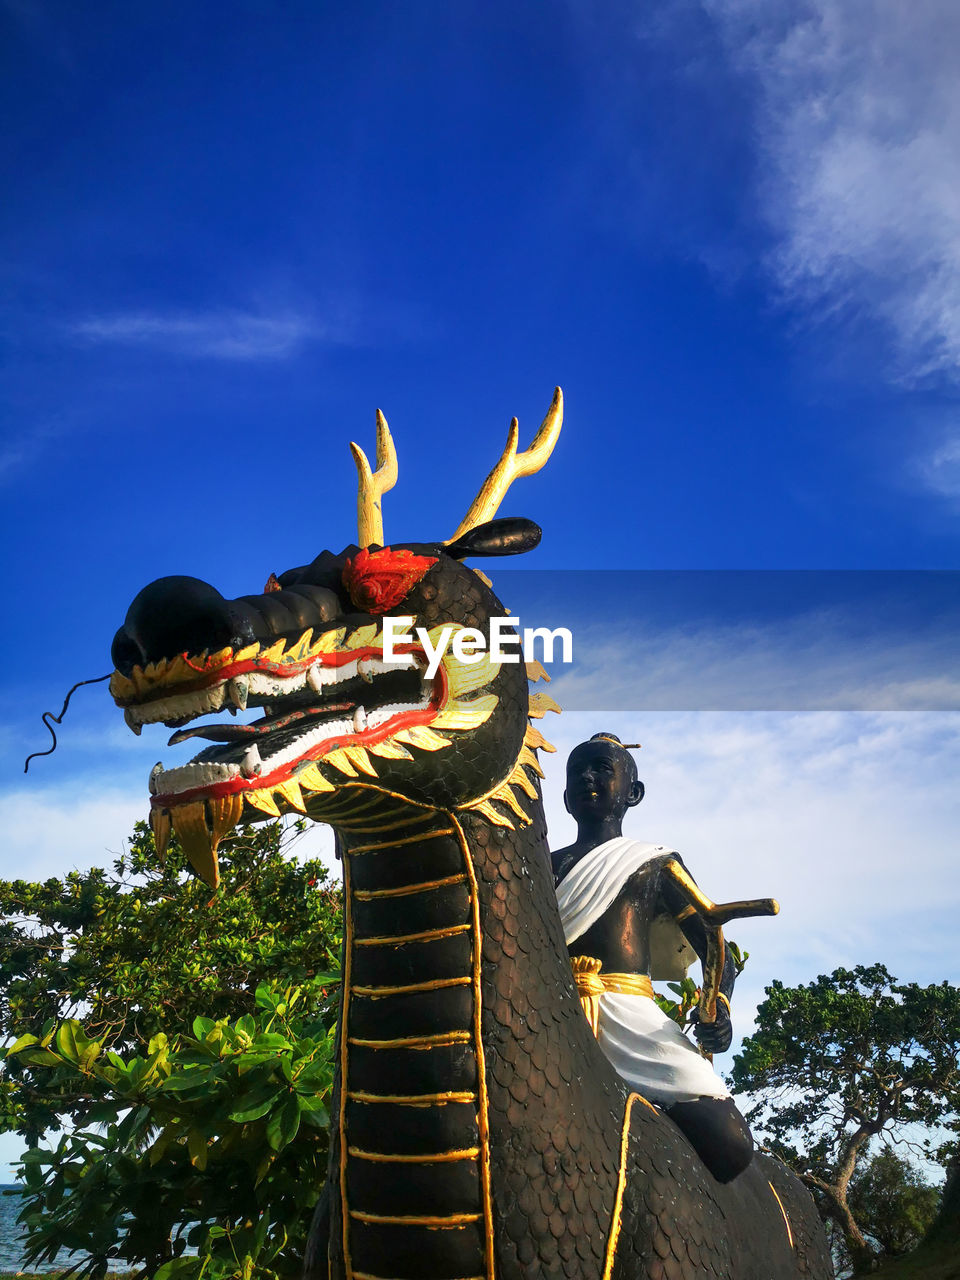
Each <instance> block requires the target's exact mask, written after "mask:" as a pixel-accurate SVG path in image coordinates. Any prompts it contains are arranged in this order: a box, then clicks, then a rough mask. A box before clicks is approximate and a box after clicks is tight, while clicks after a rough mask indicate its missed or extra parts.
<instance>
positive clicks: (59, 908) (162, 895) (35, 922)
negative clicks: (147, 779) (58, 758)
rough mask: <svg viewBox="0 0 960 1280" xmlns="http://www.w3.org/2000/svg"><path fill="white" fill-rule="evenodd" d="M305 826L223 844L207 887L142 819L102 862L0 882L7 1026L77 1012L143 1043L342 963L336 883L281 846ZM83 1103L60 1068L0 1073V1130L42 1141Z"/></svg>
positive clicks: (19, 1031)
mask: <svg viewBox="0 0 960 1280" xmlns="http://www.w3.org/2000/svg"><path fill="white" fill-rule="evenodd" d="M296 835H297V829H296V828H292V829H287V831H286V832H285V831H284V828H283V827H282V826H281V824H280V823H270V824H265V825H262V826H257V827H252V828H248V829H247V830H246V831H245V832H244V833H243V834H241V835H239V836H238V837H236V838H234V839H232V840H229V841H225V842H224V846H223V849H222V852H221V859H220V860H221V866H222V876H223V879H222V884H221V888H220V891H219V892H218V893H217V894H216V895H215V896H214V897H213V898H212V899H211V898H210V891H209V889H208V888H207V886H206V885H204V884H203V883H202V882H201V881H199V880H197V879H195V878H194V877H193V876H192V875H191V874H190V873H189V870H188V867H187V863H186V861H185V859H184V856H183V854H182V852H181V851H180V849H179V847H178V845H177V843H176V841H175V840H174V841H173V842H172V843H171V845H170V848H169V850H168V854H167V858H166V861H165V863H163V864H161V863H160V862H159V860H158V858H157V855H156V852H155V850H154V846H153V838H152V836H151V834H150V832H149V829H148V828H147V826H146V825H145V824H144V823H138V824H137V826H136V829H135V831H134V834H133V837H132V839H131V841H130V844H129V848H128V850H127V852H126V853H125V854H124V855H123V856H122V857H119V858H118V859H117V860H116V861H115V862H114V864H113V869H112V872H111V871H107V870H104V869H101V868H96V867H95V868H93V869H91V870H89V871H83V872H80V871H73V872H70V873H69V874H68V875H67V876H66V877H64V878H63V879H62V880H58V879H50V880H47V881H45V882H44V883H42V884H33V883H30V882H28V881H24V880H16V881H0V916H2V917H3V920H2V923H0V1028H2V1031H3V1034H4V1035H5V1036H6V1037H9V1038H11V1039H16V1038H17V1037H19V1036H22V1035H35V1036H43V1035H44V1034H45V1032H46V1030H47V1029H48V1028H49V1026H50V1025H51V1023H53V1022H58V1021H62V1020H64V1019H70V1018H74V1019H77V1020H78V1021H79V1022H80V1023H81V1024H82V1026H83V1029H84V1034H85V1035H86V1036H87V1037H89V1038H90V1039H92V1040H96V1041H98V1042H99V1043H101V1044H102V1045H103V1046H104V1047H109V1048H111V1049H113V1050H115V1051H116V1052H117V1053H120V1054H136V1053H139V1052H143V1051H144V1050H145V1049H146V1047H147V1045H148V1044H149V1042H150V1040H151V1039H152V1038H153V1037H154V1036H155V1035H157V1034H158V1033H159V1032H165V1033H166V1034H167V1035H168V1036H174V1035H177V1034H180V1033H185V1032H187V1031H189V1029H190V1027H191V1025H192V1022H193V1019H194V1018H196V1017H198V1016H202V1017H207V1018H212V1019H213V1020H215V1021H216V1020H217V1019H220V1018H231V1019H235V1018H239V1017H241V1016H242V1015H244V1014H252V1013H254V1011H255V1007H256V1005H255V992H256V989H257V987H258V985H259V984H260V983H262V982H265V981H274V982H278V983H281V984H287V985H291V984H292V985H301V984H303V983H306V982H309V981H310V980H311V978H312V977H313V976H314V975H316V974H318V973H324V972H327V971H329V970H330V969H331V968H333V967H335V966H336V965H337V964H338V963H339V947H340V912H341V900H340V891H339V888H336V887H334V886H332V885H331V883H330V881H329V879H328V874H327V871H326V869H325V868H324V866H323V865H322V863H320V862H318V861H309V862H304V863H302V864H298V863H297V862H296V861H293V860H291V859H290V858H289V857H288V856H287V853H286V850H287V848H288V847H289V845H290V843H291V840H292V839H295V838H296ZM86 1103H87V1100H86V1098H85V1095H84V1093H83V1091H82V1090H79V1091H77V1090H76V1089H74V1088H73V1087H72V1086H71V1085H70V1084H69V1083H68V1082H67V1081H66V1080H65V1079H62V1080H61V1082H60V1085H59V1086H58V1087H57V1088H53V1087H51V1081H50V1079H49V1078H48V1076H47V1075H46V1074H45V1073H44V1072H43V1070H42V1069H38V1068H35V1067H32V1066H29V1065H28V1064H27V1063H26V1062H25V1061H24V1060H23V1059H22V1058H16V1057H15V1058H12V1059H11V1060H10V1061H9V1062H8V1063H7V1064H6V1067H5V1069H4V1072H3V1076H2V1077H0V1128H6V1129H11V1128H16V1129H18V1130H19V1131H20V1132H22V1133H23V1134H24V1135H25V1136H26V1137H27V1138H28V1140H30V1141H31V1142H35V1141H36V1140H37V1139H38V1138H39V1137H40V1136H41V1135H42V1134H43V1133H44V1132H45V1131H46V1130H47V1129H48V1128H50V1127H55V1126H59V1125H60V1124H61V1123H62V1122H70V1121H72V1122H74V1123H76V1122H80V1123H82V1122H83V1121H84V1119H85V1107H86Z"/></svg>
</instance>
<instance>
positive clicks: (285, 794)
mask: <svg viewBox="0 0 960 1280" xmlns="http://www.w3.org/2000/svg"><path fill="white" fill-rule="evenodd" d="M273 794H274V796H276V797H279V798H280V799H281V800H285V801H286V802H287V804H288V805H290V807H291V808H292V809H296V810H298V811H299V812H300V813H306V812H307V806H306V805H305V804H304V803H303V793H302V791H301V790H300V783H299V782H298V781H297V780H296V778H287V780H286V782H280V783H278V784H277V785H276V786H275V787H274V788H273Z"/></svg>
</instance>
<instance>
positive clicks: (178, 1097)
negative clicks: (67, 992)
mask: <svg viewBox="0 0 960 1280" xmlns="http://www.w3.org/2000/svg"><path fill="white" fill-rule="evenodd" d="M316 981H322V979H317V980H316ZM309 996H310V990H309V987H308V988H306V989H304V988H296V987H286V988H282V987H278V986H277V985H276V984H263V985H262V986H261V987H260V988H259V989H258V991H257V992H256V997H255V1000H256V1012H255V1013H253V1014H244V1015H243V1017H241V1018H239V1019H237V1020H236V1021H233V1022H231V1021H230V1020H228V1019H220V1020H218V1021H216V1022H214V1021H213V1020H211V1019H209V1018H196V1019H195V1020H194V1025H193V1029H192V1031H191V1033H190V1034H189V1035H184V1036H178V1037H176V1038H175V1039H173V1040H172V1041H171V1040H168V1037H167V1036H166V1035H165V1034H164V1033H163V1032H159V1033H158V1034H157V1035H155V1036H154V1037H153V1038H152V1040H151V1041H150V1043H149V1044H148V1045H147V1046H146V1049H145V1051H144V1052H143V1053H142V1054H135V1055H128V1056H127V1057H125V1058H124V1057H121V1056H120V1055H119V1054H117V1053H115V1052H113V1051H112V1050H110V1049H106V1048H105V1047H104V1044H103V1042H102V1041H97V1040H90V1039H88V1038H87V1036H86V1035H85V1033H84V1030H83V1027H82V1026H81V1025H80V1023H79V1022H76V1021H74V1020H68V1021H66V1022H61V1023H60V1024H58V1025H57V1026H56V1028H55V1029H51V1030H50V1031H49V1032H48V1033H47V1034H46V1035H44V1036H42V1037H39V1038H38V1037H36V1036H33V1035H25V1036H21V1037H20V1039H19V1040H17V1042H16V1043H15V1044H14V1045H12V1046H11V1047H10V1049H9V1050H8V1060H9V1061H16V1060H18V1059H19V1060H20V1061H21V1062H23V1063H25V1064H27V1065H29V1066H32V1067H34V1068H35V1069H40V1070H43V1071H46V1072H48V1073H49V1074H50V1076H51V1077H53V1078H54V1079H56V1080H58V1081H66V1082H67V1083H68V1084H69V1085H70V1086H71V1088H73V1089H75V1090H82V1092H83V1093H84V1095H85V1096H86V1097H87V1099H88V1101H89V1107H88V1110H87V1123H88V1127H87V1128H85V1129H74V1130H72V1131H71V1132H69V1133H66V1134H64V1135H63V1136H62V1137H61V1138H60V1141H59V1143H58V1144H57V1146H56V1147H55V1148H54V1149H52V1150H44V1149H42V1148H40V1147H33V1148H31V1150H29V1151H28V1152H27V1153H26V1155H25V1156H24V1158H23V1165H22V1174H23V1178H24V1181H25V1183H26V1191H25V1194H24V1200H25V1204H24V1207H23V1209H22V1211H21V1221H23V1222H25V1223H26V1225H27V1228H28V1232H29V1235H28V1241H27V1246H26V1253H27V1260H28V1262H29V1263H31V1264H33V1263H44V1262H50V1261H52V1260H53V1258H54V1257H55V1256H56V1254H57V1252H58V1250H60V1249H69V1250H76V1251H78V1252H79V1253H80V1254H81V1255H83V1256H82V1258H81V1259H78V1260H77V1262H76V1264H75V1266H76V1274H77V1275H78V1276H91V1277H98V1276H103V1275H104V1274H105V1273H106V1271H107V1269H108V1267H112V1268H114V1269H116V1268H117V1266H118V1264H123V1266H124V1269H127V1268H130V1267H140V1268H142V1271H141V1272H140V1274H142V1275H145V1276H151V1277H156V1278H157V1280H171V1278H172V1277H178V1280H199V1278H200V1277H201V1276H206V1277H208V1280H228V1278H235V1280H249V1277H250V1276H251V1275H253V1274H256V1275H258V1276H260V1277H263V1280H273V1278H276V1280H279V1278H280V1277H284V1278H286V1277H295V1276H299V1274H300V1268H301V1259H302V1257H303V1251H304V1248H305V1245H306V1235H307V1231H308V1228H309V1222H310V1216H311V1209H312V1208H313V1205H314V1204H315V1203H316V1200H317V1198H318V1196H319V1193H320V1188H321V1186H322V1184H323V1179H324V1176H325V1173H326V1162H327V1145H328V1144H327V1124H328V1117H327V1104H328V1101H329V1094H330V1090H331V1087H332V1083H333V1049H334V1034H333V1031H332V1030H331V1029H330V1028H329V1027H328V1026H327V1025H326V1022H325V1020H324V1018H323V1017H318V1016H317V1013H316V1008H315V1006H316V1001H315V1000H313V1001H312V1000H311V999H310V998H309ZM311 1005H313V1006H314V1010H313V1012H312V1013H311V1011H310V1010H311ZM68 1193H69V1194H68ZM188 1245H191V1246H193V1247H195V1248H196V1249H197V1254H196V1255H195V1256H190V1255H187V1254H186V1253H185V1250H186V1248H187V1246H188Z"/></svg>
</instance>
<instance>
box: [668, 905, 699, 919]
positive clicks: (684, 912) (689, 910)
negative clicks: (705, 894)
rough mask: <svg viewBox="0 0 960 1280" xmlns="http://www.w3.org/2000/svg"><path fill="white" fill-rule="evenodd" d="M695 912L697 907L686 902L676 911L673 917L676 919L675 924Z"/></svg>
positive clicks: (688, 917)
mask: <svg viewBox="0 0 960 1280" xmlns="http://www.w3.org/2000/svg"><path fill="white" fill-rule="evenodd" d="M696 914H697V908H696V907H695V906H693V905H692V904H691V903H689V902H688V903H687V905H686V906H685V907H684V908H683V910H682V911H680V912H678V913H677V914H676V915H675V916H674V917H673V918H674V920H676V922H677V924H683V922H684V920H689V919H690V917H691V916H695V915H696Z"/></svg>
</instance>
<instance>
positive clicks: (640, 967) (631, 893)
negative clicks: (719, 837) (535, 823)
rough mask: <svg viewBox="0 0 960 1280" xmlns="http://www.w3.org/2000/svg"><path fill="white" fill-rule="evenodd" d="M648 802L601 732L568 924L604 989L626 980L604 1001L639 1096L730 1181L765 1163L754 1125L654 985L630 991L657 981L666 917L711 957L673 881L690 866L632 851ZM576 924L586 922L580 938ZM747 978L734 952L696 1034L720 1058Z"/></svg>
mask: <svg viewBox="0 0 960 1280" xmlns="http://www.w3.org/2000/svg"><path fill="white" fill-rule="evenodd" d="M643 796H644V786H643V783H642V782H640V781H639V780H638V778H637V768H636V764H635V763H634V760H633V757H632V756H631V755H630V753H629V751H628V750H627V749H626V748H625V747H624V746H622V745H621V744H620V742H619V739H617V738H616V736H615V735H613V734H603V733H601V734H595V735H594V737H593V738H591V739H590V740H589V741H588V742H583V743H581V744H580V745H579V746H578V747H575V748H574V750H573V751H572V752H571V753H570V757H569V759H568V761H567V785H566V790H565V791H564V804H565V806H566V808H567V812H568V813H570V815H571V816H572V817H573V818H574V820H575V821H576V823H577V838H576V840H575V841H574V843H573V844H571V845H569V846H567V847H566V848H564V849H558V850H557V851H556V852H555V853H553V855H552V864H553V871H554V875H555V877H556V880H557V886H558V891H560V892H561V894H562V906H561V920H562V921H563V923H564V926H565V934H566V937H567V941H568V947H569V951H570V955H571V956H572V957H579V956H589V957H592V958H593V959H595V960H598V961H600V963H601V965H602V970H601V971H600V977H601V980H602V979H603V975H604V974H612V975H615V977H614V978H613V979H608V982H607V985H608V987H612V988H613V992H612V994H613V995H614V996H615V1001H613V1002H611V1000H610V997H609V996H599V999H600V1001H601V1004H600V1009H599V1017H598V1023H599V1025H598V1028H597V1037H598V1040H599V1043H600V1045H601V1047H602V1048H604V1050H605V1052H606V1053H607V1056H608V1057H610V1059H611V1061H612V1062H613V1064H614V1066H616V1067H617V1068H618V1070H619V1071H620V1074H621V1075H622V1076H624V1078H625V1079H626V1080H627V1081H628V1083H629V1084H630V1085H631V1087H633V1088H636V1089H639V1090H640V1091H641V1092H642V1093H643V1095H644V1097H646V1098H647V1099H648V1100H649V1101H651V1102H654V1103H656V1104H657V1105H658V1106H661V1107H663V1108H664V1109H665V1110H666V1112H667V1114H668V1115H669V1116H670V1117H671V1119H673V1120H674V1121H675V1122H676V1123H677V1124H678V1125H679V1127H680V1128H681V1129H682V1130H683V1132H684V1133H685V1134H686V1136H687V1137H688V1138H689V1140H690V1142H691V1143H692V1145H693V1146H694V1148H695V1149H696V1151H697V1153H698V1154H699V1155H700V1157H701V1158H702V1159H703V1161H704V1163H705V1164H706V1166H707V1168H708V1169H709V1170H710V1172H711V1173H712V1174H713V1176H714V1177H715V1178H716V1179H717V1180H718V1181H719V1182H730V1181H731V1180H732V1179H733V1178H735V1177H736V1176H737V1175H738V1174H739V1173H742V1172H743V1170H744V1169H745V1168H746V1167H747V1165H748V1164H749V1163H750V1160H751V1157H752V1155H753V1140H752V1138H751V1135H750V1131H749V1129H748V1127H747V1123H746V1121H745V1120H744V1119H743V1117H742V1116H741V1115H740V1112H739V1111H738V1110H737V1108H736V1106H735V1104H734V1102H733V1100H732V1099H731V1098H730V1096H729V1093H728V1091H727V1089H726V1088H725V1086H723V1084H722V1083H721V1082H720V1081H719V1079H718V1078H716V1077H715V1076H713V1073H712V1071H711V1069H710V1068H709V1067H708V1066H707V1061H706V1059H705V1058H703V1057H701V1056H699V1055H698V1054H697V1053H696V1051H695V1050H693V1047H692V1045H691V1044H690V1041H689V1040H687V1039H686V1037H685V1036H684V1035H683V1033H682V1032H681V1031H680V1029H679V1028H678V1027H677V1026H676V1024H675V1023H673V1022H671V1020H670V1019H669V1018H668V1017H667V1016H666V1015H665V1014H663V1013H661V1012H660V1010H659V1008H658V1007H657V1006H656V1005H655V1003H654V1001H653V998H652V988H651V987H648V986H646V984H644V988H643V989H642V990H640V991H638V992H637V993H636V994H630V993H628V992H624V991H622V990H621V989H620V988H621V987H622V985H623V984H622V983H620V982H619V981H618V979H619V978H620V975H623V974H635V975H640V976H642V977H646V978H649V976H650V973H651V969H652V959H653V958H652V954H651V950H652V948H651V936H652V933H653V929H654V926H655V923H660V922H661V921H664V920H665V918H666V919H667V920H675V921H676V923H677V926H678V928H679V929H680V930H681V931H682V933H683V935H684V937H685V938H686V939H687V941H688V942H689V944H690V946H691V947H692V949H693V950H694V951H695V952H696V954H697V955H698V956H699V957H700V959H701V961H704V962H706V960H707V954H708V947H707V936H706V932H705V929H704V925H703V922H702V920H701V919H700V917H699V915H698V914H697V912H696V911H695V910H693V909H692V908H691V906H690V904H689V902H688V900H687V899H686V897H685V896H684V895H683V894H682V892H681V890H680V888H679V886H678V885H677V884H676V882H675V881H674V880H673V879H672V878H670V877H668V876H664V875H663V874H662V872H663V870H664V864H665V862H667V861H676V862H680V861H681V860H680V857H679V855H678V854H676V853H674V852H672V851H671V852H670V853H666V852H664V851H663V850H662V847H661V846H652V845H641V844H640V842H638V841H634V842H632V845H633V848H632V849H628V848H626V847H625V846H626V842H625V841H624V840H623V819H624V815H625V814H626V813H627V811H628V810H629V809H631V808H633V807H634V806H636V805H638V804H639V803H640V801H641V800H642V799H643ZM625 854H626V855H627V856H626V857H625V856H624V855H625ZM631 854H632V855H633V856H629V855H631ZM634 868H635V869H634ZM575 869H577V870H578V874H579V876H580V878H581V880H582V884H580V885H578V886H577V888H578V890H579V892H577V893H574V894H570V893H569V892H566V893H565V892H564V891H565V890H566V891H569V890H570V888H571V886H572V881H571V880H570V879H567V877H568V876H570V875H571V873H573V872H574V870H575ZM561 886H563V888H562V889H561ZM587 894H589V895H590V903H589V906H588V909H587V910H586V911H584V910H583V909H582V908H581V903H582V900H583V898H584V896H585V895H587ZM578 908H580V909H579V910H578ZM568 918H569V920H570V921H573V920H575V919H576V920H577V924H576V927H575V929H571V927H570V925H569V924H568ZM571 932H575V934H576V936H575V937H571ZM736 974H737V970H736V965H735V964H734V961H733V956H732V954H731V952H730V948H729V946H727V945H726V944H725V945H724V957H723V967H722V971H721V974H720V979H719V993H720V999H719V1002H718V1005H717V1010H716V1017H715V1020H714V1021H713V1022H704V1021H700V1020H698V1021H697V1022H696V1023H695V1026H694V1034H695V1036H696V1038H697V1041H698V1042H699V1043H700V1044H701V1045H702V1046H703V1047H704V1049H705V1050H707V1051H709V1052H710V1053H711V1054H712V1053H723V1052H724V1051H725V1050H727V1049H728V1048H729V1047H730V1042H731V1040H732V1038H733V1026H732V1022H731V1018H730V1000H731V997H732V995H733V987H734V983H735V981H736ZM658 976H659V975H658ZM607 1006H610V1007H607ZM614 1006H615V1007H614Z"/></svg>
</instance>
